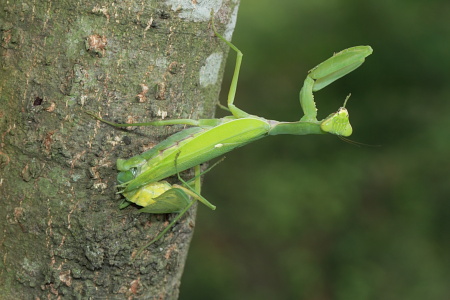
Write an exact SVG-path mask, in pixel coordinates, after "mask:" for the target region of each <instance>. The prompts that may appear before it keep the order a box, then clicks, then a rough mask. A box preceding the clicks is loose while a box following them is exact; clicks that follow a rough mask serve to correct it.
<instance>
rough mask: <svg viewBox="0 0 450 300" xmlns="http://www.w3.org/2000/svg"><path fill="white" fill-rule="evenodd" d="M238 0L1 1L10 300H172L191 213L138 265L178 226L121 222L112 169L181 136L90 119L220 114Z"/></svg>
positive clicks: (2, 234)
mask: <svg viewBox="0 0 450 300" xmlns="http://www.w3.org/2000/svg"><path fill="white" fill-rule="evenodd" d="M172 2H173V4H172ZM205 2H206V3H205ZM236 2H237V1H223V3H222V2H219V1H217V3H221V4H214V3H216V2H214V1H204V2H202V3H200V2H196V1H165V2H164V3H163V2H161V1H156V0H155V1H118V2H109V3H108V2H104V1H86V0H81V1H75V2H72V1H16V0H9V1H6V0H1V1H0V7H1V9H0V33H1V40H0V43H1V47H0V54H1V56H0V57H1V68H0V133H1V135H0V199H1V206H2V209H1V210H0V220H1V222H0V224H1V226H0V255H1V260H0V264H1V267H0V294H1V295H2V299H56V298H64V299H81V298H82V299H88V298H90V299H99V298H101V299H123V298H128V299H134V298H136V299H137V298H139V299H175V298H177V296H178V287H179V285H180V277H181V274H182V271H183V267H184V263H185V259H186V255H187V250H188V246H189V242H190V240H191V236H192V232H193V227H194V211H192V212H191V214H189V216H187V217H185V218H183V219H182V221H181V222H180V223H178V224H177V225H176V226H175V227H174V228H173V229H172V230H170V231H169V233H168V234H167V235H166V236H165V238H164V239H163V241H160V242H158V243H157V244H156V245H152V246H151V247H149V248H148V249H146V251H144V252H143V253H142V255H141V256H140V257H139V258H137V259H136V260H135V261H133V262H131V258H132V256H133V253H135V252H136V251H137V249H138V248H139V247H140V246H142V245H143V244H144V243H146V242H148V241H149V239H151V238H153V237H154V236H155V235H156V234H157V233H158V232H160V231H161V230H162V229H163V228H164V227H165V226H167V224H168V222H169V220H170V218H172V217H173V216H167V215H147V214H137V213H136V211H137V209H136V208H135V207H130V208H128V209H126V210H123V211H119V210H118V203H119V201H120V198H121V196H120V195H117V194H116V192H117V189H116V187H115V184H116V179H115V176H116V172H117V170H116V169H115V161H116V159H117V158H118V157H122V158H127V157H130V156H132V155H135V154H138V153H140V152H142V151H144V150H146V149H148V148H150V147H152V146H153V145H155V144H156V143H157V142H159V141H160V140H162V139H164V138H165V137H167V136H168V135H169V134H172V133H174V132H175V131H177V130H180V129H181V128H182V127H176V126H174V127H161V128H156V127H155V128H153V127H145V128H137V129H132V130H117V129H114V128H111V127H109V126H105V125H104V124H101V123H100V122H98V121H95V120H94V119H93V118H91V117H90V116H88V115H87V114H85V113H84V111H85V110H90V111H94V112H96V113H99V114H100V115H101V116H102V117H104V118H106V119H108V120H113V121H118V122H137V121H140V122H142V121H146V120H153V119H158V118H210V117H212V116H213V114H214V110H215V105H216V101H217V97H218V93H219V89H220V83H221V78H222V71H223V65H224V62H225V56H226V53H227V51H228V48H227V46H226V45H225V44H224V43H222V42H220V41H219V40H218V39H216V38H215V37H214V35H213V33H212V31H211V29H210V16H209V14H210V11H211V9H213V10H214V11H215V16H216V17H215V18H216V23H217V25H218V27H219V28H220V29H219V30H220V31H221V32H225V35H228V36H229V35H230V34H231V32H232V30H233V28H234V20H235V17H236V11H237V3H236ZM211 3H213V4H211Z"/></svg>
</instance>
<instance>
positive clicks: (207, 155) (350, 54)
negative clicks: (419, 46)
mask: <svg viewBox="0 0 450 300" xmlns="http://www.w3.org/2000/svg"><path fill="white" fill-rule="evenodd" d="M212 27H213V30H214V33H215V34H216V36H217V37H218V38H219V39H220V40H222V41H223V42H225V43H226V44H227V45H228V46H229V47H230V48H231V49H233V50H234V51H235V52H236V54H237V58H236V65H235V69H234V74H233V78H232V82H231V86H230V90H229V94H228V99H227V107H226V108H225V109H226V110H228V111H229V112H230V113H231V115H230V116H227V117H224V118H221V119H199V120H193V119H174V120H158V121H152V122H145V123H133V124H118V123H113V122H109V121H106V120H103V119H101V118H100V117H98V116H96V115H94V114H93V113H90V114H91V115H92V116H93V117H95V118H96V119H98V120H100V121H102V122H104V123H107V124H109V125H112V126H115V127H129V126H166V125H177V124H183V125H189V126H191V127H189V128H187V129H184V130H182V131H180V132H178V133H175V134H174V135H172V136H170V137H168V138H167V139H166V140H164V141H162V142H161V143H159V144H157V145H156V146H154V147H153V148H152V149H150V150H148V151H146V152H144V153H142V154H139V155H136V156H133V157H131V158H129V159H118V160H117V169H118V170H119V171H120V172H119V174H118V182H119V185H118V186H119V188H120V189H121V190H120V193H122V194H123V195H124V196H125V198H126V199H127V201H129V202H132V203H136V204H138V205H141V206H143V207H144V208H143V209H142V211H144V212H148V213H164V211H161V210H159V209H156V207H158V206H160V205H161V198H160V197H162V196H163V195H165V193H172V192H170V191H171V190H172V189H173V188H174V187H171V186H170V185H166V186H165V188H163V189H166V190H165V191H164V192H162V194H160V196H159V197H158V196H156V197H153V196H149V195H150V194H152V193H155V194H158V193H159V191H157V190H158V189H159V188H160V187H159V185H160V184H163V185H164V183H161V180H163V179H165V178H167V177H170V176H173V175H175V174H178V172H182V171H184V170H187V169H189V168H192V167H195V166H198V165H200V164H201V163H204V162H206V161H209V160H211V159H213V158H216V157H219V156H221V155H223V154H225V153H227V152H229V151H232V150H233V149H235V148H238V147H242V146H244V145H246V144H249V143H251V142H253V141H256V140H259V139H261V138H263V137H265V136H269V135H278V134H291V135H307V134H326V133H331V134H334V135H337V136H340V137H347V136H350V135H351V134H352V126H351V125H350V122H349V114H348V111H347V109H346V108H345V105H346V102H347V100H348V97H347V99H346V100H345V102H344V105H343V106H342V107H340V108H339V109H338V110H337V111H336V112H334V113H332V114H330V115H329V116H328V117H326V118H325V119H323V120H320V121H319V120H317V108H316V103H315V101H314V95H313V93H314V92H316V91H319V90H321V89H323V88H324V87H326V86H328V85H329V84H331V83H332V82H334V81H336V80H337V79H339V78H341V77H343V76H345V75H347V74H348V73H350V72H352V71H354V70H355V69H357V68H358V67H359V66H361V64H362V63H363V62H364V61H365V58H366V57H367V56H369V55H370V54H371V53H372V48H371V47H370V46H356V47H352V48H348V49H345V50H343V51H341V52H338V53H336V54H334V55H333V56H332V57H330V58H329V59H327V60H325V61H324V62H322V63H320V64H319V65H317V66H316V67H314V68H313V69H311V70H310V71H309V72H308V75H307V77H306V79H305V81H304V84H303V87H302V89H301V90H300V105H301V108H302V110H303V113H304V115H303V116H302V117H301V118H300V119H299V121H295V122H284V121H275V120H267V119H265V118H262V117H259V116H255V115H251V114H249V113H247V112H245V111H243V110H241V109H239V108H237V107H236V106H235V104H234V99H235V94H236V89H237V83H238V77H239V70H240V67H241V62H242V57H243V54H242V52H241V51H240V50H239V49H238V48H237V47H236V46H234V45H233V44H232V43H231V42H229V41H227V40H226V39H225V38H224V37H223V36H221V35H220V34H219V33H218V32H217V31H216V29H215V27H214V23H212ZM174 162H176V164H175V163H174ZM175 165H176V166H175ZM180 190H181V191H182V193H181V194H180V195H178V196H176V197H175V198H174V199H178V198H183V197H184V196H187V195H188V194H190V193H188V192H187V190H183V189H180ZM189 191H191V190H189ZM183 194H184V195H183ZM190 195H191V196H194V198H196V199H198V200H200V201H202V202H203V203H204V204H206V205H207V206H209V207H210V208H212V204H210V203H209V202H208V201H206V199H204V198H203V197H201V196H200V193H199V189H198V191H195V192H194V193H193V195H192V194H190ZM148 199H152V201H153V202H151V203H152V204H148V203H149V202H148V201H149V200H148ZM158 202H160V203H159V204H158ZM172 202H176V201H175V200H174V201H172ZM155 203H157V204H155ZM183 205H184V204H183ZM174 206H175V208H176V210H172V211H180V212H181V213H180V215H179V217H181V215H182V214H183V213H184V212H185V210H184V208H185V207H186V206H184V207H183V206H182V205H181V204H175V205H174ZM147 207H148V209H147ZM152 207H153V208H152ZM154 208H155V209H154Z"/></svg>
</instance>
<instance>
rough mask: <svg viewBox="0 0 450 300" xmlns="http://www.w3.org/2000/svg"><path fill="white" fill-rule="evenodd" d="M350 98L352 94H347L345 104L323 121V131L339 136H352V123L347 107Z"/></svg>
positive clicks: (321, 126)
mask: <svg viewBox="0 0 450 300" xmlns="http://www.w3.org/2000/svg"><path fill="white" fill-rule="evenodd" d="M348 98H350V95H348V96H347V98H346V99H345V101H344V105H343V106H342V107H341V108H339V109H338V111H337V112H335V113H332V114H331V115H329V116H328V117H326V118H325V119H324V120H323V121H322V123H321V124H320V128H321V129H322V130H323V131H325V132H329V133H331V134H335V135H339V136H350V135H351V134H352V132H353V129H352V125H350V121H349V116H348V111H347V109H346V108H345V105H346V104H347V100H348Z"/></svg>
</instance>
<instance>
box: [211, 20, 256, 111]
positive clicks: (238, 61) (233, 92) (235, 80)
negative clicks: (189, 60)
mask: <svg viewBox="0 0 450 300" xmlns="http://www.w3.org/2000/svg"><path fill="white" fill-rule="evenodd" d="M213 16H214V15H213V13H212V12H211V17H212V29H213V31H214V34H215V35H216V36H217V37H218V38H219V39H221V40H222V41H224V42H225V43H226V44H227V45H228V46H229V47H230V48H231V49H233V50H234V51H235V52H236V65H235V67H234V73H233V78H232V80H231V85H230V91H229V92H228V100H227V106H228V110H229V111H230V112H231V113H232V114H233V116H235V117H236V118H245V117H248V116H249V114H248V113H246V112H245V111H243V110H242V109H239V108H237V107H236V106H235V105H234V98H235V96H236V89H237V83H238V79H239V70H240V69H241V63H242V57H243V56H244V55H243V54H242V52H241V50H239V49H238V48H237V47H236V46H235V45H233V44H232V43H231V42H229V41H227V39H225V38H224V37H223V36H222V35H221V34H219V33H218V32H217V30H216V26H215V25H214V18H213Z"/></svg>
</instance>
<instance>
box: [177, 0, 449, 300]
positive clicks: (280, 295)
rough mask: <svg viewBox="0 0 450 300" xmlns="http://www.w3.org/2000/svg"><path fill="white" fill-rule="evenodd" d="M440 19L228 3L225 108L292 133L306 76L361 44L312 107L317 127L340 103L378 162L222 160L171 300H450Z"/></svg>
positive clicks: (346, 156) (368, 9)
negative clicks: (288, 127)
mask: <svg viewBox="0 0 450 300" xmlns="http://www.w3.org/2000/svg"><path fill="white" fill-rule="evenodd" d="M449 15H450V2H449V1H446V0H400V1H387V0H368V1H361V0H345V1H344V0H340V1H337V0H328V1H324V0H316V1H299V0H283V1H279V2H274V1H270V0H242V1H241V7H240V12H239V17H238V23H237V27H236V31H235V35H234V37H233V42H234V43H235V44H236V45H237V46H238V47H239V48H240V49H241V50H242V51H243V53H244V61H243V66H242V70H241V77H240V80H239V87H238V93H237V98H236V104H237V105H238V106H239V107H240V108H242V109H244V110H246V111H248V112H250V113H254V114H256V115H259V116H263V117H266V118H270V119H275V120H286V121H290V120H298V119H299V118H300V116H301V109H300V106H299V102H298V92H299V90H300V87H301V86H302V84H303V80H304V78H305V76H306V74H307V71H308V70H309V69H310V68H312V67H313V66H315V65H316V64H318V63H320V62H321V61H323V60H325V59H326V58H328V57H329V56H330V55H331V54H332V53H333V52H335V51H339V50H342V49H344V48H348V47H351V46H355V45H371V46H372V47H373V49H374V54H373V55H372V56H370V57H369V58H368V59H367V61H366V63H365V64H364V65H363V66H362V67H361V68H360V69H358V70H356V71H355V72H354V73H352V74H350V75H348V76H346V77H345V78H342V79H340V80H339V81H337V82H335V83H333V84H332V85H331V86H329V87H327V88H326V89H325V90H323V91H320V92H318V93H316V102H317V104H318V108H319V114H320V116H321V117H325V116H327V115H328V114H329V113H331V112H334V111H336V110H337V108H338V107H339V106H341V105H342V103H343V101H344V99H345V96H346V95H347V94H348V93H350V92H351V93H352V97H351V98H350V100H349V103H348V105H347V108H348V110H349V112H350V119H351V122H352V125H353V127H354V134H353V135H352V137H351V138H352V139H353V140H355V141H358V142H362V143H368V144H374V145H381V147H356V146H353V145H350V144H347V143H344V142H342V141H341V140H339V139H338V138H336V137H334V136H331V135H329V136H305V137H303V136H277V137H269V138H266V139H263V140H261V141H259V142H256V143H254V144H252V145H249V146H246V147H244V148H241V149H238V150H236V151H235V152H233V153H230V154H229V155H227V159H226V160H225V162H223V163H222V164H220V165H219V166H218V167H216V168H215V169H214V170H212V171H211V172H210V173H208V175H207V176H206V180H205V184H204V186H205V187H204V192H203V194H204V195H205V197H206V198H208V199H209V200H210V201H211V202H213V203H214V204H216V205H217V206H218V209H217V210H216V211H215V212H212V211H209V210H208V209H206V208H204V207H200V209H199V217H198V221H197V224H196V234H195V237H194V240H193V243H192V248H191V251H190V255H189V259H188V263H187V266H186V270H185V274H184V278H183V281H182V288H181V297H180V299H258V300H264V299H450V285H449V278H450V262H449V253H450V239H449V229H450V226H449V225H450V205H449V203H450V202H449V199H450V182H449V174H450V138H449V137H450V133H449V130H450V114H449V111H450V104H449V103H450V101H449V97H450V21H449ZM228 67H229V69H230V71H231V70H232V69H233V67H234V54H233V53H231V52H230V60H229V62H228ZM227 79H228V82H225V83H224V87H223V90H224V93H223V97H222V103H224V102H225V95H226V92H227V91H228V87H229V80H230V79H231V72H228V75H227Z"/></svg>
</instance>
